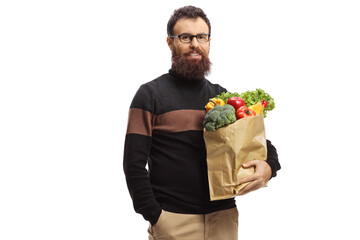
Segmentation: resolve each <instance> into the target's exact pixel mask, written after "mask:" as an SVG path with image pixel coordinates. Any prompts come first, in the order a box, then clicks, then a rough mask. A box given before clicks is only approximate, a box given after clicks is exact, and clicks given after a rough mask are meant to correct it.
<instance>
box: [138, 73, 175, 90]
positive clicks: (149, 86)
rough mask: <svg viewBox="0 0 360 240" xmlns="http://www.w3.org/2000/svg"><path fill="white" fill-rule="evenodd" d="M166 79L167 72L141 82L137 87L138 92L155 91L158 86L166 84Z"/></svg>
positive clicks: (167, 77)
mask: <svg viewBox="0 0 360 240" xmlns="http://www.w3.org/2000/svg"><path fill="white" fill-rule="evenodd" d="M168 79H169V74H163V75H161V76H159V77H157V78H155V79H153V80H151V81H148V82H146V83H144V84H142V85H141V86H140V87H139V90H138V92H139V91H140V92H144V93H149V92H157V91H158V90H159V89H160V88H162V87H163V85H164V84H166V82H167V81H168Z"/></svg>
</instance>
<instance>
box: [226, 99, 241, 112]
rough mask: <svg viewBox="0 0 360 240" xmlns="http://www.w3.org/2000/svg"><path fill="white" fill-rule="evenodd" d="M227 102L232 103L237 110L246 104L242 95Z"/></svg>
mask: <svg viewBox="0 0 360 240" xmlns="http://www.w3.org/2000/svg"><path fill="white" fill-rule="evenodd" d="M227 104H230V105H231V106H233V107H234V108H235V111H236V110H238V109H239V108H240V107H242V106H245V101H244V99H242V98H241V97H231V98H229V99H228V100H227Z"/></svg>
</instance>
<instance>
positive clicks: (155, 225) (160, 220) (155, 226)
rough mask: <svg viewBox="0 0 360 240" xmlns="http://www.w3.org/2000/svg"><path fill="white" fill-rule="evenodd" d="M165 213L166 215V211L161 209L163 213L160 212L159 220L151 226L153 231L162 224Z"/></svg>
mask: <svg viewBox="0 0 360 240" xmlns="http://www.w3.org/2000/svg"><path fill="white" fill-rule="evenodd" d="M164 215H165V211H164V210H161V213H160V216H159V218H158V220H157V222H156V223H155V224H154V225H153V226H151V228H152V229H153V231H154V230H155V228H158V226H159V225H161V222H162V220H163V218H164Z"/></svg>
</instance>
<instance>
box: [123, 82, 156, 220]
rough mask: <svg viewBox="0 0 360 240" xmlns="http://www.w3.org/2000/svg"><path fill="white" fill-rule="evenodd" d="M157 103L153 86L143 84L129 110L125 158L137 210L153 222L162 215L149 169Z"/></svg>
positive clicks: (131, 194)
mask: <svg viewBox="0 0 360 240" xmlns="http://www.w3.org/2000/svg"><path fill="white" fill-rule="evenodd" d="M154 102H155V99H154V94H153V93H152V91H151V89H150V87H146V86H144V85H143V86H141V87H140V88H139V90H138V91H137V93H136V94H135V97H134V99H133V101H132V103H131V106H130V109H129V116H128V126H127V132H126V137H125V146H124V160H123V168H124V173H125V177H126V182H127V186H128V189H129V192H130V196H131V198H132V200H133V206H134V209H135V211H136V212H137V213H140V214H142V216H143V217H144V219H145V220H147V221H149V222H150V223H151V224H152V225H154V224H155V223H156V222H157V220H158V218H159V216H160V214H161V207H160V205H159V203H158V202H157V201H156V199H155V196H154V193H153V191H152V187H151V183H150V179H149V173H148V170H147V169H146V165H147V163H148V158H149V154H150V150H151V142H152V128H153V112H154V111H153V110H154Z"/></svg>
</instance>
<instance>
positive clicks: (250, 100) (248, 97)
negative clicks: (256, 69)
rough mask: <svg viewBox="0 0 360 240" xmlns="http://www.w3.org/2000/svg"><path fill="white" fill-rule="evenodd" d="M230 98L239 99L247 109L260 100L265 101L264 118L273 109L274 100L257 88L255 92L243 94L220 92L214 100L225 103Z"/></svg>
mask: <svg viewBox="0 0 360 240" xmlns="http://www.w3.org/2000/svg"><path fill="white" fill-rule="evenodd" d="M231 97H241V98H242V99H244V101H245V104H246V106H247V107H250V106H251V105H254V104H256V103H258V102H261V101H262V100H266V101H267V102H268V105H267V107H266V108H265V109H264V112H263V115H264V118H265V117H266V115H267V113H268V112H269V111H271V110H273V109H274V108H275V102H274V99H273V98H272V97H271V96H270V95H269V94H268V93H266V92H265V91H264V90H262V89H260V88H257V89H256V90H255V91H246V92H244V93H241V94H239V93H237V92H234V93H230V92H222V93H221V94H220V95H217V96H216V98H221V99H222V100H224V102H225V103H227V100H228V99H229V98H231Z"/></svg>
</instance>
